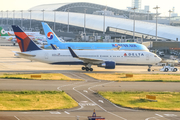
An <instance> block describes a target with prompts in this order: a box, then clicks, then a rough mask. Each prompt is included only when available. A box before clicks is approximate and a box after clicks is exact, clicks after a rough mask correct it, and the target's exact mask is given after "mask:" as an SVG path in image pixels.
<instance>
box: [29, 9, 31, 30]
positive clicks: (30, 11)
mask: <svg viewBox="0 0 180 120" xmlns="http://www.w3.org/2000/svg"><path fill="white" fill-rule="evenodd" d="M31 11H32V10H29V14H30V15H29V16H30V23H29V28H30V30H31Z"/></svg>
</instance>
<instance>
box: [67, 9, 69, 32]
mask: <svg viewBox="0 0 180 120" xmlns="http://www.w3.org/2000/svg"><path fill="white" fill-rule="evenodd" d="M67 32H69V8H68V26H67Z"/></svg>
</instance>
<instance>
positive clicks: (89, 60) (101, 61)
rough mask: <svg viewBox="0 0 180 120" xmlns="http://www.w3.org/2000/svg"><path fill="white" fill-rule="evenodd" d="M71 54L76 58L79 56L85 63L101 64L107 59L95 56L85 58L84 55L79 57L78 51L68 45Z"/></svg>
mask: <svg viewBox="0 0 180 120" xmlns="http://www.w3.org/2000/svg"><path fill="white" fill-rule="evenodd" d="M68 49H69V51H70V53H71V55H72V56H73V57H74V58H77V59H79V60H82V61H84V63H91V64H100V63H104V62H105V61H104V60H101V59H93V58H83V57H79V56H77V55H76V53H75V52H74V51H73V50H72V49H71V48H70V47H68Z"/></svg>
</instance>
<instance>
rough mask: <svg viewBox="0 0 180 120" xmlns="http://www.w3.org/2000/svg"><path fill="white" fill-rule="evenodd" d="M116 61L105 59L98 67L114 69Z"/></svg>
mask: <svg viewBox="0 0 180 120" xmlns="http://www.w3.org/2000/svg"><path fill="white" fill-rule="evenodd" d="M115 66H116V63H115V62H113V61H106V62H105V63H102V64H99V65H98V67H104V68H105V69H115Z"/></svg>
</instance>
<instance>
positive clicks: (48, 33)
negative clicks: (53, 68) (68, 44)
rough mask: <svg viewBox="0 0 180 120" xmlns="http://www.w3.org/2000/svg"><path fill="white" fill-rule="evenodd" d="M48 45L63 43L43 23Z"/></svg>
mask: <svg viewBox="0 0 180 120" xmlns="http://www.w3.org/2000/svg"><path fill="white" fill-rule="evenodd" d="M41 24H42V26H43V29H44V33H45V36H46V39H47V42H48V44H49V45H50V44H56V43H62V41H61V40H60V39H59V38H58V37H57V36H56V34H55V33H54V32H53V30H52V29H51V28H50V27H49V25H48V24H47V23H44V22H41Z"/></svg>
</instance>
